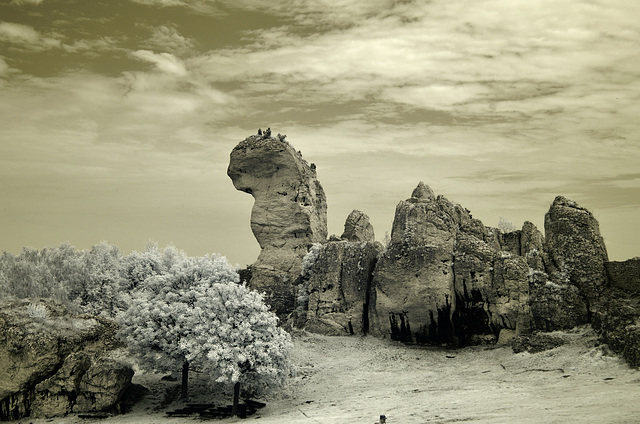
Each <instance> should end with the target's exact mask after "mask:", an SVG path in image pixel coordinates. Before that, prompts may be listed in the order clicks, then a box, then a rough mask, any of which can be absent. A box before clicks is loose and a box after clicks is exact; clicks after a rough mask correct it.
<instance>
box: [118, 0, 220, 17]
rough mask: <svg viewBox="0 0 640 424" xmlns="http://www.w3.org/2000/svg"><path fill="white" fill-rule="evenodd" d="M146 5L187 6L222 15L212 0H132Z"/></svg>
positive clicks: (209, 13)
mask: <svg viewBox="0 0 640 424" xmlns="http://www.w3.org/2000/svg"><path fill="white" fill-rule="evenodd" d="M131 1H133V2H134V3H139V4H143V5H146V6H159V7H185V8H189V9H192V10H194V11H196V12H199V13H204V14H207V15H220V14H221V12H220V10H219V8H218V7H217V5H216V2H215V1H212V0H131Z"/></svg>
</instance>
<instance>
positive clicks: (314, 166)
mask: <svg viewBox="0 0 640 424" xmlns="http://www.w3.org/2000/svg"><path fill="white" fill-rule="evenodd" d="M311 170H312V171H315V170H316V164H315V163H313V162H312V163H311Z"/></svg>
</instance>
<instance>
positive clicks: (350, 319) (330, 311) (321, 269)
mask: <svg viewBox="0 0 640 424" xmlns="http://www.w3.org/2000/svg"><path fill="white" fill-rule="evenodd" d="M381 250H382V245H381V244H380V243H376V242H348V241H330V242H328V243H327V244H325V245H324V246H323V247H322V250H321V251H320V252H319V254H318V257H317V259H316V261H315V263H314V265H313V266H312V268H311V270H310V272H309V279H308V281H307V282H306V290H307V292H308V295H309V298H308V311H307V316H306V322H305V328H306V329H307V330H309V331H312V332H317V333H322V334H328V335H345V334H366V333H367V332H368V328H369V318H368V310H369V290H370V285H371V278H372V273H373V269H374V267H375V264H376V261H377V258H378V255H379V254H380V251H381Z"/></svg>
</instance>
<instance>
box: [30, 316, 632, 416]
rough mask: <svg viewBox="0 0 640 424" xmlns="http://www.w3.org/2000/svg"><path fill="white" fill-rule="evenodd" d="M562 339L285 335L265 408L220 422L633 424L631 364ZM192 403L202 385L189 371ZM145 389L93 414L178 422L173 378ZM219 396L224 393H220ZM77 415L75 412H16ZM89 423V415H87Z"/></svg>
mask: <svg viewBox="0 0 640 424" xmlns="http://www.w3.org/2000/svg"><path fill="white" fill-rule="evenodd" d="M556 334H560V335H562V336H563V337H565V338H567V339H568V340H570V343H568V344H566V345H564V346H561V347H558V348H555V349H552V350H549V351H545V352H541V353H536V354H530V353H526V352H525V353H519V354H514V353H513V352H512V350H511V348H510V347H498V348H495V347H473V348H465V349H459V350H456V349H448V348H434V347H428V348H425V347H411V346H404V345H401V344H399V343H395V342H391V341H388V340H379V339H374V338H371V337H355V336H354V337H326V336H319V335H312V334H300V335H297V336H295V337H294V342H295V352H294V355H293V356H294V357H293V359H294V362H295V365H296V375H295V376H294V377H293V378H292V379H291V380H290V383H289V385H288V386H287V387H286V388H285V389H283V390H282V391H280V392H279V393H276V394H273V395H271V396H270V397H269V398H268V399H266V401H267V403H268V404H267V407H266V408H264V409H262V410H260V411H259V412H258V414H257V415H254V416H252V417H250V418H247V419H246V420H241V419H238V418H231V419H226V420H217V422H220V423H222V424H226V423H239V422H244V423H246V422H251V421H254V420H257V421H256V422H257V423H259V424H272V423H273V424H275V423H278V424H280V423H325V424H326V423H348V424H356V423H365V424H373V423H374V422H376V421H377V419H378V416H379V415H380V414H385V415H386V416H387V423H389V424H395V423H402V424H411V423H450V422H474V423H572V422H576V423H640V372H639V371H638V370H635V369H632V368H630V367H628V366H627V365H626V364H625V363H624V362H623V361H621V360H619V359H618V358H616V357H613V356H608V355H605V354H604V352H606V348H605V349H603V348H602V347H597V346H596V338H595V335H594V334H593V332H592V331H591V330H589V329H588V328H586V327H585V328H579V329H576V330H574V331H571V332H565V333H556ZM193 380H194V381H193V383H192V387H193V399H192V400H193V401H195V402H202V401H210V400H211V399H213V398H214V396H212V395H211V393H210V392H209V391H208V390H207V389H206V388H205V386H203V385H201V384H200V383H199V382H198V378H197V377H196V378H194V379H193ZM135 381H137V382H139V383H142V384H144V385H146V386H147V387H149V388H150V389H151V393H150V394H149V395H148V396H147V397H146V398H145V399H144V400H143V401H141V402H140V403H139V404H137V405H136V406H135V407H134V409H133V411H131V412H130V413H128V414H125V415H120V416H114V417H111V418H107V419H104V420H100V421H99V422H102V423H105V424H115V423H142V424H151V423H166V424H174V423H185V422H192V421H199V420H198V419H197V418H168V417H166V415H165V412H166V411H167V410H171V409H175V408H176V407H177V405H176V404H173V405H172V406H170V407H168V408H167V407H165V408H159V406H160V403H161V401H162V399H163V398H164V397H165V394H164V393H165V391H166V390H167V388H171V387H175V386H176V385H177V384H179V383H178V382H165V381H159V376H157V375H152V374H144V373H138V374H137V375H136V376H135V377H134V382H135ZM225 400H226V401H227V402H228V399H225ZM23 422H24V423H28V422H33V423H34V424H43V423H45V422H53V423H54V424H72V423H83V422H85V423H86V422H88V420H82V419H80V418H78V417H76V416H69V417H66V418H61V419H56V420H53V421H51V420H23ZM92 422H96V421H92Z"/></svg>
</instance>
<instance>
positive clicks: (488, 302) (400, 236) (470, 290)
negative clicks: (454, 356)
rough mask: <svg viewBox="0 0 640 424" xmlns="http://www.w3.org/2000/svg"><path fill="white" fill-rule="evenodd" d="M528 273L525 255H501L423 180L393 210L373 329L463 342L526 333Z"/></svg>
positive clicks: (377, 280) (479, 227)
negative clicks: (508, 331) (502, 333)
mask: <svg viewBox="0 0 640 424" xmlns="http://www.w3.org/2000/svg"><path fill="white" fill-rule="evenodd" d="M495 231H497V230H495ZM517 240H519V237H518V239H517ZM518 243H519V241H518ZM519 251H520V247H519V244H518V252H519ZM527 275H528V266H527V262H526V261H525V260H524V258H522V257H520V256H514V255H512V254H511V253H509V252H504V251H502V250H500V244H499V242H498V239H497V238H495V239H494V242H492V235H491V234H490V233H489V231H488V230H487V229H486V228H485V227H484V225H483V224H482V222H480V221H479V220H477V219H474V218H473V217H472V216H471V214H470V213H469V211H468V210H466V209H464V208H463V207H461V206H460V205H457V204H455V203H453V202H450V201H449V200H447V199H446V198H445V197H443V196H437V197H436V196H435V195H434V193H433V191H432V190H431V189H430V188H429V187H428V186H426V185H425V184H424V183H420V184H419V185H418V187H416V189H415V190H414V191H413V193H412V196H411V198H409V199H407V200H405V201H401V202H400V203H399V204H398V206H397V207H396V214H395V218H394V222H393V227H392V234H391V243H390V245H389V246H388V248H387V250H386V251H385V252H384V254H382V255H381V257H380V259H379V261H378V263H377V265H376V268H375V271H374V279H373V284H372V293H371V296H370V298H371V302H370V305H371V307H370V312H371V319H370V321H371V332H372V333H373V334H377V335H381V336H389V337H391V338H393V339H398V340H402V341H406V342H417V343H427V342H455V343H461V344H466V343H468V342H470V341H471V339H472V338H473V337H476V336H484V335H486V336H491V337H497V335H498V334H499V332H500V330H501V329H503V328H508V329H514V330H517V331H524V330H525V329H528V328H529V322H530V311H529V306H528V290H529V289H528V278H527Z"/></svg>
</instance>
